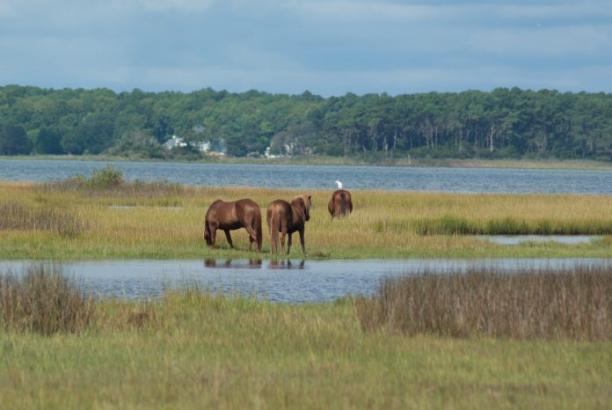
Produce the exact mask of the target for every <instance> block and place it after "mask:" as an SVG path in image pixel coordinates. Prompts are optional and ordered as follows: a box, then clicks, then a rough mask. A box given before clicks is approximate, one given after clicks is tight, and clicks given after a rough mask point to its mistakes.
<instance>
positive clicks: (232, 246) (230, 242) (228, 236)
mask: <svg viewBox="0 0 612 410" xmlns="http://www.w3.org/2000/svg"><path fill="white" fill-rule="evenodd" d="M223 231H224V232H225V239H227V243H229V246H230V248H232V249H234V244H233V243H232V235H230V231H229V229H224V230H223Z"/></svg>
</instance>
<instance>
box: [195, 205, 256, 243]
mask: <svg viewBox="0 0 612 410" xmlns="http://www.w3.org/2000/svg"><path fill="white" fill-rule="evenodd" d="M240 228H245V229H246V230H247V232H248V233H249V242H250V244H249V250H251V248H252V247H253V242H255V244H256V246H257V250H258V251H261V237H262V232H261V211H260V210H259V205H257V204H256V203H255V202H253V201H251V200H250V199H240V200H238V201H234V202H225V201H222V200H220V199H217V200H216V201H215V202H213V203H212V204H211V205H210V206H209V207H208V211H206V218H205V219H204V240H205V241H206V244H207V245H208V246H214V244H215V240H216V238H217V229H221V230H222V231H223V232H225V237H226V238H227V242H228V243H229V245H230V246H231V247H232V248H233V247H234V244H233V243H232V236H231V235H230V231H231V230H234V229H240Z"/></svg>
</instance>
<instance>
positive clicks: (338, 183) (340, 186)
mask: <svg viewBox="0 0 612 410" xmlns="http://www.w3.org/2000/svg"><path fill="white" fill-rule="evenodd" d="M336 185H338V189H342V182H340V181H338V180H337V179H336Z"/></svg>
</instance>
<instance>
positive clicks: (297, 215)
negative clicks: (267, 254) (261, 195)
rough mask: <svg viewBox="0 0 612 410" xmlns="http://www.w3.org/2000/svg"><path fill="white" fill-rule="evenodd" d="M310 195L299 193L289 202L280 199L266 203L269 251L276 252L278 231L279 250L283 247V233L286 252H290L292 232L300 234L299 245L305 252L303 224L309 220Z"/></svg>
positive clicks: (304, 252)
mask: <svg viewBox="0 0 612 410" xmlns="http://www.w3.org/2000/svg"><path fill="white" fill-rule="evenodd" d="M311 204H312V202H311V195H299V196H296V197H295V198H293V200H292V201H291V203H289V202H287V201H284V200H282V199H277V200H276V201H272V202H271V203H270V205H268V212H267V215H266V216H267V221H268V229H269V230H270V251H271V252H272V253H278V251H279V249H278V234H279V232H280V234H281V237H280V245H281V249H280V250H281V252H282V250H283V249H284V248H285V235H288V236H289V237H288V240H287V254H289V252H291V235H292V234H293V233H294V232H296V231H297V232H298V233H299V234H300V245H301V246H302V253H303V254H306V246H305V244H304V226H305V225H306V221H308V220H310V206H311Z"/></svg>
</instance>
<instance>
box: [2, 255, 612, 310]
mask: <svg viewBox="0 0 612 410" xmlns="http://www.w3.org/2000/svg"><path fill="white" fill-rule="evenodd" d="M36 263H40V262H34V261H27V260H21V261H0V272H4V273H6V272H12V273H13V274H15V275H20V274H22V273H23V271H24V270H25V269H26V268H27V267H28V266H30V265H32V264H36ZM599 266H606V267H610V268H611V269H612V259H597V258H566V259H516V258H513V259H472V260H462V259H407V260H348V261H346V260H328V261H309V260H307V261H300V260H284V261H277V262H273V261H269V260H214V259H212V260H211V259H209V260H127V261H122V260H103V261H78V262H64V263H62V265H61V267H62V270H63V272H64V274H66V275H67V276H69V277H71V278H74V279H75V280H76V281H77V282H78V283H79V284H80V285H81V286H82V287H83V288H84V289H86V290H88V291H92V292H94V293H95V294H96V295H99V296H112V297H119V298H128V299H135V298H136V299H142V298H153V297H157V296H159V295H161V294H162V293H163V291H164V289H168V288H171V289H180V288H186V287H191V286H196V285H197V286H198V287H199V288H200V289H206V290H210V291H213V292H223V293H226V294H240V295H249V296H256V297H259V298H263V299H267V300H270V301H273V302H288V303H303V302H324V301H331V300H334V299H337V298H340V297H343V296H346V295H367V294H371V293H372V292H374V291H375V290H376V288H377V287H378V285H379V284H380V282H381V280H382V279H383V278H385V277H397V276H401V275H414V274H417V273H423V272H428V273H435V274H444V273H450V272H466V271H467V270H469V269H473V268H477V269H478V268H487V269H493V270H495V271H497V272H499V273H500V274H506V273H514V272H521V271H538V270H544V269H546V270H559V269H570V268H575V267H581V268H587V269H588V268H590V267H591V268H592V267H599Z"/></svg>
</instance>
